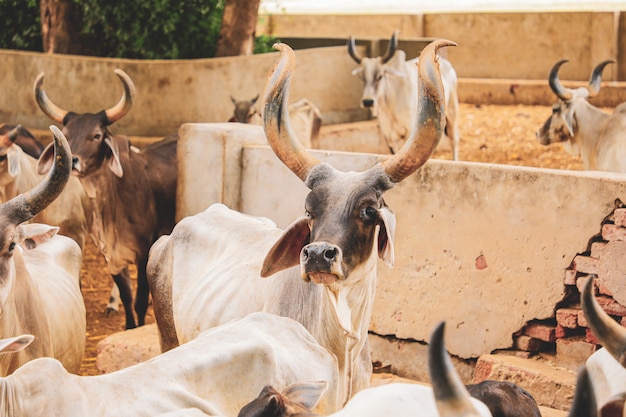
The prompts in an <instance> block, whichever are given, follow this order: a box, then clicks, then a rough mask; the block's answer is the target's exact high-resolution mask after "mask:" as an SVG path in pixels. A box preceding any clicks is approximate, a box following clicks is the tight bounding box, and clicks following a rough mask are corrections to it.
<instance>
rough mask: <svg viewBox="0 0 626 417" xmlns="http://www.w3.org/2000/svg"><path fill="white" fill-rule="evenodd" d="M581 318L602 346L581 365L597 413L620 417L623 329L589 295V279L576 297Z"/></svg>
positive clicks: (624, 389) (624, 394)
mask: <svg viewBox="0 0 626 417" xmlns="http://www.w3.org/2000/svg"><path fill="white" fill-rule="evenodd" d="M580 301H581V306H582V309H583V313H584V315H585V319H586V320H587V323H588V324H589V328H590V329H591V331H592V332H593V334H594V336H596V337H597V338H598V340H599V341H600V343H601V344H602V345H603V346H604V348H603V349H599V350H597V351H596V352H594V353H593V354H592V355H591V356H590V357H589V358H588V359H587V362H586V363H585V366H586V368H587V371H588V373H589V378H590V379H591V382H592V385H593V389H594V393H595V399H596V402H597V404H598V407H600V414H604V413H606V414H605V415H617V414H614V413H612V412H609V411H613V410H616V409H617V410H619V415H622V411H623V410H624V404H625V403H624V401H625V400H626V369H625V368H624V366H626V329H625V328H624V327H623V326H622V325H621V324H619V323H618V322H616V321H615V320H614V319H613V318H611V316H609V315H608V314H607V313H606V312H605V311H604V310H603V309H602V307H600V304H598V301H597V300H596V299H595V297H594V295H593V278H589V279H588V280H587V282H586V283H585V285H584V287H583V290H582V292H581V295H580Z"/></svg>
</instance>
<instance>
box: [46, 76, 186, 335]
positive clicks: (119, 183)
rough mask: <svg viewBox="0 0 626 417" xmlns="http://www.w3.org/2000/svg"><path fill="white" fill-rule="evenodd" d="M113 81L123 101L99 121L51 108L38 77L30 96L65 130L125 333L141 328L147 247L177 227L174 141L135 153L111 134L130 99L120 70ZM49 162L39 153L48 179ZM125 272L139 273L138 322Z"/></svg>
mask: <svg viewBox="0 0 626 417" xmlns="http://www.w3.org/2000/svg"><path fill="white" fill-rule="evenodd" d="M115 74H117V76H118V77H119V79H120V80H121V81H122V85H123V87H124V93H123V95H122V98H121V99H120V100H119V102H118V103H117V104H116V105H115V106H113V107H111V108H109V109H107V110H103V111H101V112H99V113H96V114H92V113H83V114H78V113H74V112H69V111H66V110H63V109H61V108H60V107H58V106H56V105H55V104H54V103H52V102H51V101H50V100H49V99H48V97H47V96H46V94H45V92H44V90H43V77H44V74H43V73H41V74H39V76H38V77H37V80H36V81H35V85H34V90H35V97H36V99H37V104H38V105H39V107H40V108H41V110H43V112H44V113H45V114H46V115H48V117H50V118H51V119H52V120H55V121H57V122H59V123H62V124H63V132H64V133H65V135H66V136H67V139H68V141H69V144H70V146H71V148H72V153H73V160H72V162H73V164H72V168H73V173H74V174H75V175H76V176H77V177H78V179H79V180H80V183H81V184H82V186H83V188H84V189H85V192H86V193H87V196H88V197H89V199H90V201H91V210H90V212H89V213H88V216H89V217H90V222H91V229H92V230H91V233H92V235H93V237H94V240H95V241H96V242H98V245H99V248H100V251H101V252H102V254H103V255H104V257H105V259H106V262H107V266H108V268H109V271H110V272H111V274H112V275H113V279H114V281H115V283H116V284H117V286H118V288H119V290H120V297H121V299H122V302H123V304H124V311H125V313H126V328H127V329H130V328H133V327H136V326H137V325H139V326H141V325H143V324H144V322H145V316H146V311H147V309H148V298H149V290H148V286H147V281H146V263H147V260H148V251H149V249H150V246H151V245H152V243H153V242H154V241H155V240H156V239H157V238H158V237H159V236H161V235H162V234H165V233H169V232H170V231H171V230H172V227H173V226H174V223H175V208H176V177H177V168H176V166H177V165H176V144H177V138H176V137H175V136H171V137H167V138H165V139H163V140H161V141H159V142H155V143H153V144H151V145H149V146H147V147H146V148H144V149H143V150H141V151H137V150H135V149H134V148H131V146H130V142H129V140H128V138H127V137H126V136H121V135H114V134H113V133H112V132H111V131H110V129H109V125H111V124H112V123H114V122H116V121H118V120H119V119H121V118H122V117H124V116H125V115H126V114H127V113H128V112H129V111H130V109H131V107H132V104H133V98H134V95H135V86H134V84H133V82H132V80H131V79H130V77H129V76H128V75H127V74H126V73H125V72H124V71H121V70H119V69H116V70H115ZM51 156H52V155H51V153H50V152H49V151H48V149H46V150H45V151H44V152H43V153H42V155H41V157H40V159H39V164H40V166H39V169H40V172H45V171H46V169H47V165H48V164H49V163H50V161H51ZM130 264H135V265H136V267H137V295H136V299H135V311H136V313H137V321H135V317H134V315H133V308H132V304H133V295H132V290H131V284H130V273H129V270H128V266H129V265H130Z"/></svg>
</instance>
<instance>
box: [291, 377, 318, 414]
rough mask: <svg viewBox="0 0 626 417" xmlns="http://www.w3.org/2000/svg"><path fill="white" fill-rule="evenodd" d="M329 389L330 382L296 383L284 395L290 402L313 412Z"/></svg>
mask: <svg viewBox="0 0 626 417" xmlns="http://www.w3.org/2000/svg"><path fill="white" fill-rule="evenodd" d="M327 388H328V382H326V381H302V382H294V383H293V384H291V385H289V386H287V388H285V389H284V390H283V392H282V395H284V396H285V397H287V398H289V401H290V402H292V403H296V404H299V405H301V406H302V407H304V408H306V409H307V410H311V409H312V408H313V407H315V406H316V405H317V403H318V402H319V401H320V398H322V395H324V393H325V392H326V389H327Z"/></svg>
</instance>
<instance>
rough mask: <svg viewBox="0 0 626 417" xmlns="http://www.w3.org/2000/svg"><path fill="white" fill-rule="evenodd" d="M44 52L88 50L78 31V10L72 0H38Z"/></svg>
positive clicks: (81, 52) (72, 52)
mask: <svg viewBox="0 0 626 417" xmlns="http://www.w3.org/2000/svg"><path fill="white" fill-rule="evenodd" d="M40 6H41V34H42V38H43V50H44V52H49V53H55V54H84V53H86V52H87V51H88V50H89V47H88V46H87V45H84V39H83V38H84V36H82V35H81V33H80V20H81V19H80V12H79V10H78V9H77V7H76V5H75V4H74V2H73V1H72V0H40Z"/></svg>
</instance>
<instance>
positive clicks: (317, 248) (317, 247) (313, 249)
mask: <svg viewBox="0 0 626 417" xmlns="http://www.w3.org/2000/svg"><path fill="white" fill-rule="evenodd" d="M338 253H339V251H338V249H337V247H336V246H333V245H329V244H328V243H323V242H321V243H311V244H310V245H307V246H305V247H304V248H303V249H302V261H303V262H305V263H306V264H307V265H308V266H310V267H316V269H317V268H321V269H328V268H330V265H331V264H332V263H333V262H334V261H335V259H337V254H338Z"/></svg>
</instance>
